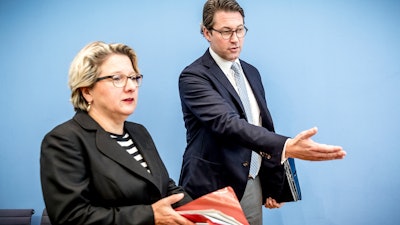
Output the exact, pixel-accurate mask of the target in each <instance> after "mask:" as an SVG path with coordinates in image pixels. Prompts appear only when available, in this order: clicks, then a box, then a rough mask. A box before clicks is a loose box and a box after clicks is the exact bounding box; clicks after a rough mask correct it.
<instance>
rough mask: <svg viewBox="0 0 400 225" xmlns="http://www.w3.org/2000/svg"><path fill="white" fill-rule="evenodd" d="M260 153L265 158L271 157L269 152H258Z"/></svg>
mask: <svg viewBox="0 0 400 225" xmlns="http://www.w3.org/2000/svg"><path fill="white" fill-rule="evenodd" d="M260 155H261V157H264V158H266V159H271V157H272V156H271V155H270V154H268V153H266V152H260Z"/></svg>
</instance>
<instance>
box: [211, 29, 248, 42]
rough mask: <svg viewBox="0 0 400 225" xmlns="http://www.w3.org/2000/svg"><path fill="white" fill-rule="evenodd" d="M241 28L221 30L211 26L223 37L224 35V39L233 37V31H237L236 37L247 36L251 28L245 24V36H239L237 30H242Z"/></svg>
mask: <svg viewBox="0 0 400 225" xmlns="http://www.w3.org/2000/svg"><path fill="white" fill-rule="evenodd" d="M240 29H242V28H238V29H236V30H226V31H225V30H223V31H221V30H216V29H214V28H211V30H213V31H216V32H218V33H219V34H221V37H222V39H224V40H229V39H231V38H232V35H233V33H236V37H237V38H244V36H246V34H247V31H249V29H248V28H247V27H246V26H243V30H244V33H243V36H239V35H238V33H237V31H238V30H240ZM222 33H225V35H224V34H222ZM228 33H229V34H228ZM226 35H229V36H226ZM224 36H225V37H224Z"/></svg>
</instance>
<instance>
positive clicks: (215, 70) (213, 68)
mask: <svg viewBox="0 0 400 225" xmlns="http://www.w3.org/2000/svg"><path fill="white" fill-rule="evenodd" d="M203 59H204V61H203V63H204V65H205V66H206V67H208V68H209V70H210V74H213V75H214V77H215V78H216V79H217V80H218V81H219V82H220V83H221V84H222V86H223V87H225V89H226V90H227V91H228V92H229V94H231V95H232V96H233V98H234V99H235V101H236V102H237V103H238V104H239V105H240V107H241V108H242V111H243V112H244V107H243V105H242V101H241V100H240V97H239V94H238V93H237V92H236V90H235V88H234V87H233V86H232V84H231V82H230V81H229V80H228V78H227V77H226V75H225V74H224V72H223V71H222V70H221V68H219V66H218V64H217V63H216V62H215V61H214V59H213V58H212V56H211V54H210V52H209V50H207V52H206V53H205V54H204V58H203Z"/></svg>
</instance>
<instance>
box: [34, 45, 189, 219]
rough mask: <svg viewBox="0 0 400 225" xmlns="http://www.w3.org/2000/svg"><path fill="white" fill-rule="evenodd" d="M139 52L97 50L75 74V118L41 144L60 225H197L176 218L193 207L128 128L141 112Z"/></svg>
mask: <svg viewBox="0 0 400 225" xmlns="http://www.w3.org/2000/svg"><path fill="white" fill-rule="evenodd" d="M142 79H143V76H142V75H141V74H140V72H139V68H138V66H137V59H136V54H135V52H134V51H133V50H132V49H131V48H130V47H128V46H126V45H124V44H106V43H103V42H93V43H90V44H88V45H87V46H86V47H84V48H83V49H82V50H81V51H80V52H79V53H78V55H77V56H76V57H75V59H74V60H73V62H72V64H71V67H70V71H69V86H70V88H71V101H72V105H73V106H74V109H75V111H76V114H75V116H74V117H73V118H72V119H71V120H69V121H67V122H65V123H63V124H61V125H59V126H57V127H56V128H54V129H53V130H52V131H50V132H49V133H48V134H47V135H46V136H45V137H44V140H43V142H42V146H41V157H40V172H41V183H42V190H43V196H44V201H45V205H46V209H47V212H48V214H49V217H50V220H51V222H52V224H53V225H56V224H73V225H77V224H124V225H126V224H193V223H191V222H189V221H188V220H187V219H185V218H183V217H182V216H180V215H179V214H178V213H176V212H175V211H174V209H173V208H174V207H177V206H180V205H182V204H185V203H187V202H189V201H191V198H190V197H189V196H188V195H187V194H186V193H185V192H184V191H183V189H182V188H181V187H178V186H176V185H175V183H174V181H173V180H172V179H171V178H169V175H168V172H167V170H166V168H165V166H164V164H163V162H162V160H161V158H160V156H159V154H158V152H157V150H156V147H155V145H154V143H153V140H152V138H151V136H150V134H149V133H148V132H147V130H146V128H144V127H143V126H142V125H140V124H137V123H133V122H127V121H126V119H127V117H128V116H129V115H131V114H132V113H133V112H134V110H135V108H136V105H137V100H138V92H139V86H140V84H141V82H142Z"/></svg>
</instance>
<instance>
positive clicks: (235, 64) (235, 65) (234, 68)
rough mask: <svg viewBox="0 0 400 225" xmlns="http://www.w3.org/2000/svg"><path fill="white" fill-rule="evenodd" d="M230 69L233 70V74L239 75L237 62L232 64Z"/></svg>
mask: <svg viewBox="0 0 400 225" xmlns="http://www.w3.org/2000/svg"><path fill="white" fill-rule="evenodd" d="M231 69H232V70H233V72H235V73H240V67H239V63H237V62H233V63H232V66H231Z"/></svg>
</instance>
